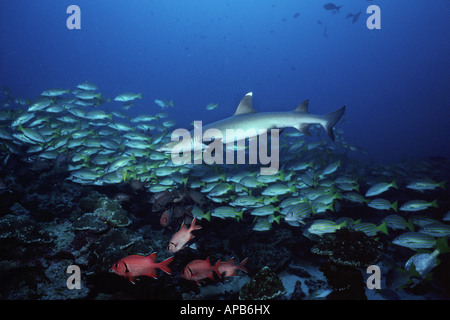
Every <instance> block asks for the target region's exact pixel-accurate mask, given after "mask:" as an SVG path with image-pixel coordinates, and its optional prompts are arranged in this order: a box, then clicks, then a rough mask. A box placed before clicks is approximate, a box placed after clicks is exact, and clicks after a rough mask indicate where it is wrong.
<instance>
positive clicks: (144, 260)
mask: <svg viewBox="0 0 450 320" xmlns="http://www.w3.org/2000/svg"><path fill="white" fill-rule="evenodd" d="M173 258H174V257H170V258H168V259H166V260H164V261H161V262H156V253H152V254H150V255H148V256H140V255H130V256H128V257H125V258H122V259H120V260H119V261H117V262H116V263H114V264H113V266H112V267H111V269H109V271H110V272H114V273H115V274H117V275H119V276H122V277H125V278H128V279H129V280H130V281H131V283H133V284H134V280H135V279H136V278H137V277H139V276H148V277H152V278H154V279H157V278H158V276H157V274H156V270H155V269H161V270H162V271H164V272H165V273H167V274H172V271H171V270H170V269H169V267H168V265H169V263H171V262H172V260H173Z"/></svg>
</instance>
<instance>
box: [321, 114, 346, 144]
mask: <svg viewBox="0 0 450 320" xmlns="http://www.w3.org/2000/svg"><path fill="white" fill-rule="evenodd" d="M344 112H345V106H343V107H342V108H340V109H338V110H336V111H334V112H330V113H328V114H326V115H324V116H323V119H324V121H325V122H324V123H322V127H323V128H324V129H325V131H326V132H327V134H328V136H329V137H330V139H331V140H333V141H334V132H333V127H334V126H335V125H336V123H337V122H338V121H339V119H341V117H342V115H343V114H344Z"/></svg>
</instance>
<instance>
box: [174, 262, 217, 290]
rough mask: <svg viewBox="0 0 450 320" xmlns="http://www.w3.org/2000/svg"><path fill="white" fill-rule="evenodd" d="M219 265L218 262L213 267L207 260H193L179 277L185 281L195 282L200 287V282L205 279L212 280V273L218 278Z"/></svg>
mask: <svg viewBox="0 0 450 320" xmlns="http://www.w3.org/2000/svg"><path fill="white" fill-rule="evenodd" d="M219 265H220V260H219V261H217V262H216V264H215V265H214V266H213V265H211V262H209V258H206V259H205V260H193V261H191V262H189V263H188V264H187V265H186V266H185V267H184V270H183V273H182V274H181V276H182V277H183V278H185V279H187V280H192V281H195V282H196V283H197V284H198V285H200V283H199V281H200V280H203V279H206V278H209V279H211V280H214V272H216V274H217V275H218V276H219V277H220V272H219Z"/></svg>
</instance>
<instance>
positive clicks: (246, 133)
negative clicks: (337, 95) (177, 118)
mask: <svg viewBox="0 0 450 320" xmlns="http://www.w3.org/2000/svg"><path fill="white" fill-rule="evenodd" d="M252 97H253V94H252V92H249V93H247V94H246V95H245V96H244V98H242V100H241V102H240V103H239V105H238V107H237V109H236V111H235V113H234V114H233V115H232V116H231V117H228V118H225V119H222V120H218V121H216V122H213V123H210V124H208V125H205V126H201V125H200V129H199V130H200V133H201V134H200V135H199V134H196V129H198V126H196V128H195V129H194V130H192V131H187V130H183V129H178V130H182V131H179V132H178V133H180V134H179V135H178V137H179V136H182V137H183V140H182V141H174V138H173V137H174V135H172V141H171V142H168V143H166V144H165V145H163V146H161V147H159V148H158V149H157V150H158V151H160V152H166V153H170V152H172V150H173V148H174V147H175V146H177V147H178V148H180V149H183V150H195V149H196V147H195V145H197V146H199V148H202V149H204V148H205V145H204V144H203V143H202V142H203V141H202V135H203V133H205V132H206V131H207V130H209V129H215V130H214V131H215V132H216V133H220V134H221V140H222V143H225V144H227V143H234V141H242V140H245V139H252V138H255V137H256V136H259V135H260V134H261V133H263V132H268V131H269V130H270V129H279V130H283V129H285V128H289V127H292V128H296V129H297V130H299V131H300V132H302V133H303V134H306V135H309V131H308V129H309V126H310V125H312V124H320V125H321V126H322V127H323V128H324V129H325V131H326V133H327V134H328V136H329V137H330V139H331V140H333V141H334V133H333V127H334V126H335V125H336V123H337V122H338V121H339V119H341V117H342V115H343V114H344V112H345V105H344V106H343V107H341V108H340V109H338V110H336V111H333V112H330V113H328V114H325V115H316V114H311V113H309V111H308V104H309V100H305V101H303V102H302V103H301V104H300V105H299V106H298V107H297V108H295V109H294V110H293V111H290V112H257V111H256V110H255V109H254V108H253V105H252ZM195 124H196V122H194V125H195ZM175 131H177V130H175ZM230 132H231V134H230ZM220 134H219V135H220ZM186 136H187V137H186ZM212 136H215V139H216V140H217V134H212ZM196 142H198V143H197V144H196Z"/></svg>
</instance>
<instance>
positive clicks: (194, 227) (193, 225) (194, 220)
mask: <svg viewBox="0 0 450 320" xmlns="http://www.w3.org/2000/svg"><path fill="white" fill-rule="evenodd" d="M196 221H197V217H194V219H193V220H192V223H191V226H190V229H191V230H192V231H193V230H198V229H201V228H202V227H201V226H196V225H195V222H196ZM192 237H194V236H192ZM191 239H192V238H191Z"/></svg>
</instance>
